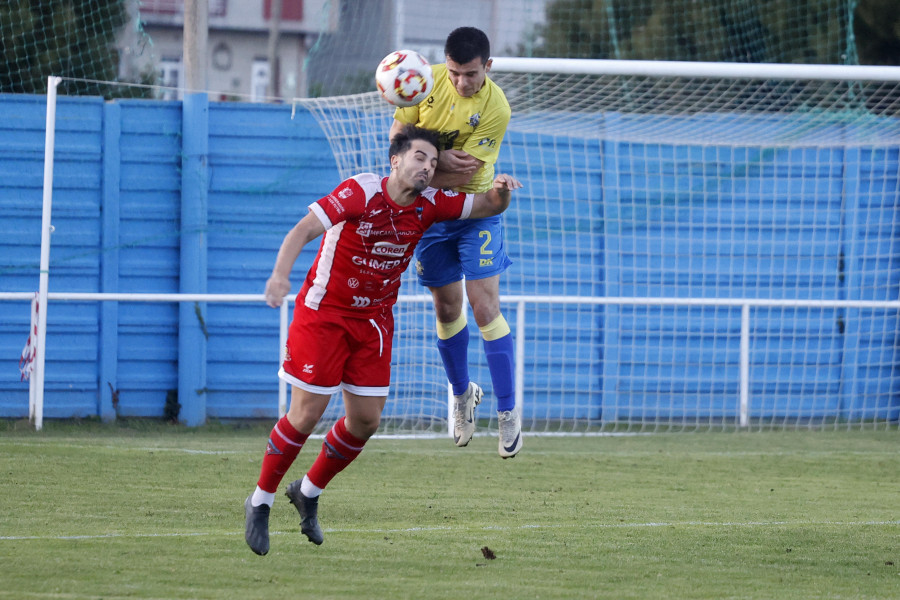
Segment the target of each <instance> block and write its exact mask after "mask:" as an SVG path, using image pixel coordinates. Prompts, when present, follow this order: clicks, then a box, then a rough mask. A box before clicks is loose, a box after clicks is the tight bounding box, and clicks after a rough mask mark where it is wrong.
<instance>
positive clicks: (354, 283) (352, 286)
mask: <svg viewBox="0 0 900 600" xmlns="http://www.w3.org/2000/svg"><path fill="white" fill-rule="evenodd" d="M347 287H349V288H350V289H354V290H355V289H356V288H358V287H359V279H357V278H356V277H351V278H350V279H348V280H347Z"/></svg>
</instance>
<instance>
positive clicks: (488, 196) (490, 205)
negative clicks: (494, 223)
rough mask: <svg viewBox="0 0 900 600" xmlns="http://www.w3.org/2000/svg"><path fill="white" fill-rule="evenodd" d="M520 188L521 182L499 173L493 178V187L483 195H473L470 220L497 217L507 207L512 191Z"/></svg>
mask: <svg viewBox="0 0 900 600" xmlns="http://www.w3.org/2000/svg"><path fill="white" fill-rule="evenodd" d="M521 187H522V182H520V181H519V180H518V179H516V178H515V177H513V176H512V175H507V174H506V173H501V174H500V175H497V176H496V177H495V178H494V187H493V188H491V190H490V191H487V192H485V193H483V194H475V203H474V204H473V205H472V214H471V215H469V218H471V219H481V218H484V217H492V216H494V215H499V214H500V213H502V212H503V211H504V210H506V207H508V206H509V199H510V196H511V195H512V191H513V190H517V189H519V188H521Z"/></svg>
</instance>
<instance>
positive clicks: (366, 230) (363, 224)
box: [356, 221, 372, 237]
mask: <svg viewBox="0 0 900 600" xmlns="http://www.w3.org/2000/svg"><path fill="white" fill-rule="evenodd" d="M356 233H358V234H359V235H361V236H362V237H369V236H370V235H372V223H370V222H369V221H360V222H359V224H358V225H357V226H356Z"/></svg>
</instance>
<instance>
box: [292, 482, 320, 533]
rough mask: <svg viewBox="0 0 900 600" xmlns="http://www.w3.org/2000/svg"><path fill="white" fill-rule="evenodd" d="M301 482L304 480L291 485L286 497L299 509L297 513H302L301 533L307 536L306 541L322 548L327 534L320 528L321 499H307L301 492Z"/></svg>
mask: <svg viewBox="0 0 900 600" xmlns="http://www.w3.org/2000/svg"><path fill="white" fill-rule="evenodd" d="M301 482H302V480H300V479H298V480H297V481H295V482H293V483H292V484H290V485H289V486H288V487H287V491H286V492H285V495H286V496H287V497H288V500H290V501H291V504H293V505H294V508H296V509H297V512H298V513H300V533H302V534H303V535H305V536H306V539H308V540H309V541H311V542H312V543H313V544H315V545H316V546H321V545H322V542H324V541H325V534H323V533H322V528H321V527H319V519H318V512H319V497H318V496H316V497H315V498H307V497H306V496H304V495H303V492H301V491H300V483H301Z"/></svg>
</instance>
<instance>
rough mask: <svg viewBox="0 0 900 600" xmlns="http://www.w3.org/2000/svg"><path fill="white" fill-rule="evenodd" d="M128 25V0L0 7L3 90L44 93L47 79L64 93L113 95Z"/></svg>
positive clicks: (39, 0)
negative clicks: (119, 42) (120, 38)
mask: <svg viewBox="0 0 900 600" xmlns="http://www.w3.org/2000/svg"><path fill="white" fill-rule="evenodd" d="M127 22H128V11H127V7H126V5H125V0H7V1H6V2H4V3H3V5H2V6H0V92H13V93H31V94H43V93H46V91H47V77H49V76H50V75H58V76H61V77H64V78H68V79H64V81H63V83H62V85H61V88H60V91H61V92H63V93H67V94H73V95H107V96H108V95H111V94H112V93H113V92H112V91H111V90H110V89H109V86H108V85H107V84H104V83H101V82H105V81H115V80H116V79H117V74H118V64H119V56H118V51H117V49H116V36H117V34H118V33H119V32H120V31H121V30H122V27H123V26H124V25H125V24H126V23H127Z"/></svg>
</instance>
